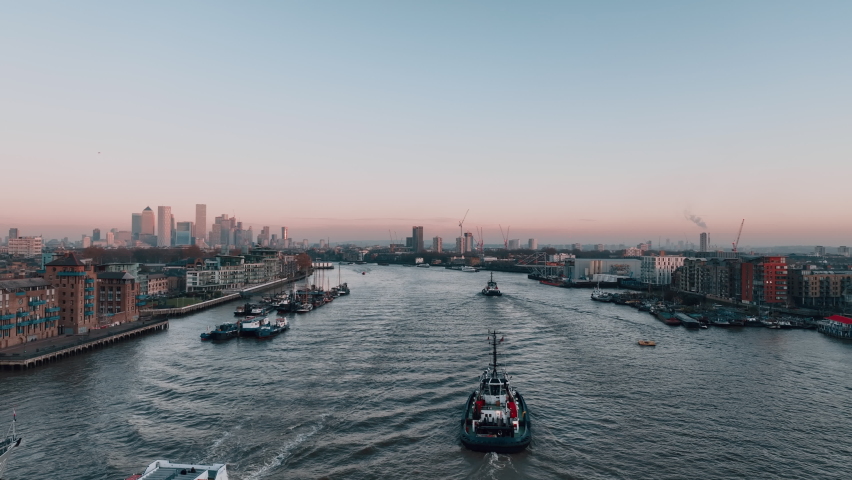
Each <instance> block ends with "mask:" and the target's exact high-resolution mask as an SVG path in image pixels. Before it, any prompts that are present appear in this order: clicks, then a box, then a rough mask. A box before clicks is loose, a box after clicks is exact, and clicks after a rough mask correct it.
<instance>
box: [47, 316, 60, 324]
mask: <svg viewBox="0 0 852 480" xmlns="http://www.w3.org/2000/svg"><path fill="white" fill-rule="evenodd" d="M46 320H47V321H48V322H55V321H56V320H59V315H54V316H52V317H47V319H46Z"/></svg>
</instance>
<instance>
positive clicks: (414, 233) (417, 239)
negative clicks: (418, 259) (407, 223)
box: [411, 226, 424, 253]
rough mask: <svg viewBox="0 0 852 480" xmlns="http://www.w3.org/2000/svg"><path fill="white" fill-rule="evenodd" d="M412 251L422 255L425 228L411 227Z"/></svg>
mask: <svg viewBox="0 0 852 480" xmlns="http://www.w3.org/2000/svg"><path fill="white" fill-rule="evenodd" d="M411 250H412V251H414V252H416V253H420V252H422V251H423V250H424V248H423V227H417V226H415V227H411Z"/></svg>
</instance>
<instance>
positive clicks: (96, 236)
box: [92, 228, 101, 242]
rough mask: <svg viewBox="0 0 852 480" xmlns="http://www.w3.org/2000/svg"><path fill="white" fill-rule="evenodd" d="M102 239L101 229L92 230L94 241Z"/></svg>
mask: <svg viewBox="0 0 852 480" xmlns="http://www.w3.org/2000/svg"><path fill="white" fill-rule="evenodd" d="M100 239H101V229H100V228H96V229H94V230H92V241H93V242H97V241H98V240H100Z"/></svg>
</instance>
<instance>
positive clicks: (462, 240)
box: [459, 208, 470, 257]
mask: <svg viewBox="0 0 852 480" xmlns="http://www.w3.org/2000/svg"><path fill="white" fill-rule="evenodd" d="M468 213H470V209H469V208H468V209H467V211H466V212H464V217H462V219H461V220H459V237H460V238H461V244H460V245H461V252H459V253H460V254H461V256H462V257H463V256H464V221H465V219H466V218H467V214H468Z"/></svg>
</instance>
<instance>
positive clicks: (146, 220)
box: [139, 207, 157, 235]
mask: <svg viewBox="0 0 852 480" xmlns="http://www.w3.org/2000/svg"><path fill="white" fill-rule="evenodd" d="M156 225H157V221H156V219H155V218H154V211H153V210H151V207H145V210H142V231H141V232H139V234H140V235H155V234H156V233H155V232H154V227H155V226H156Z"/></svg>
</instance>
